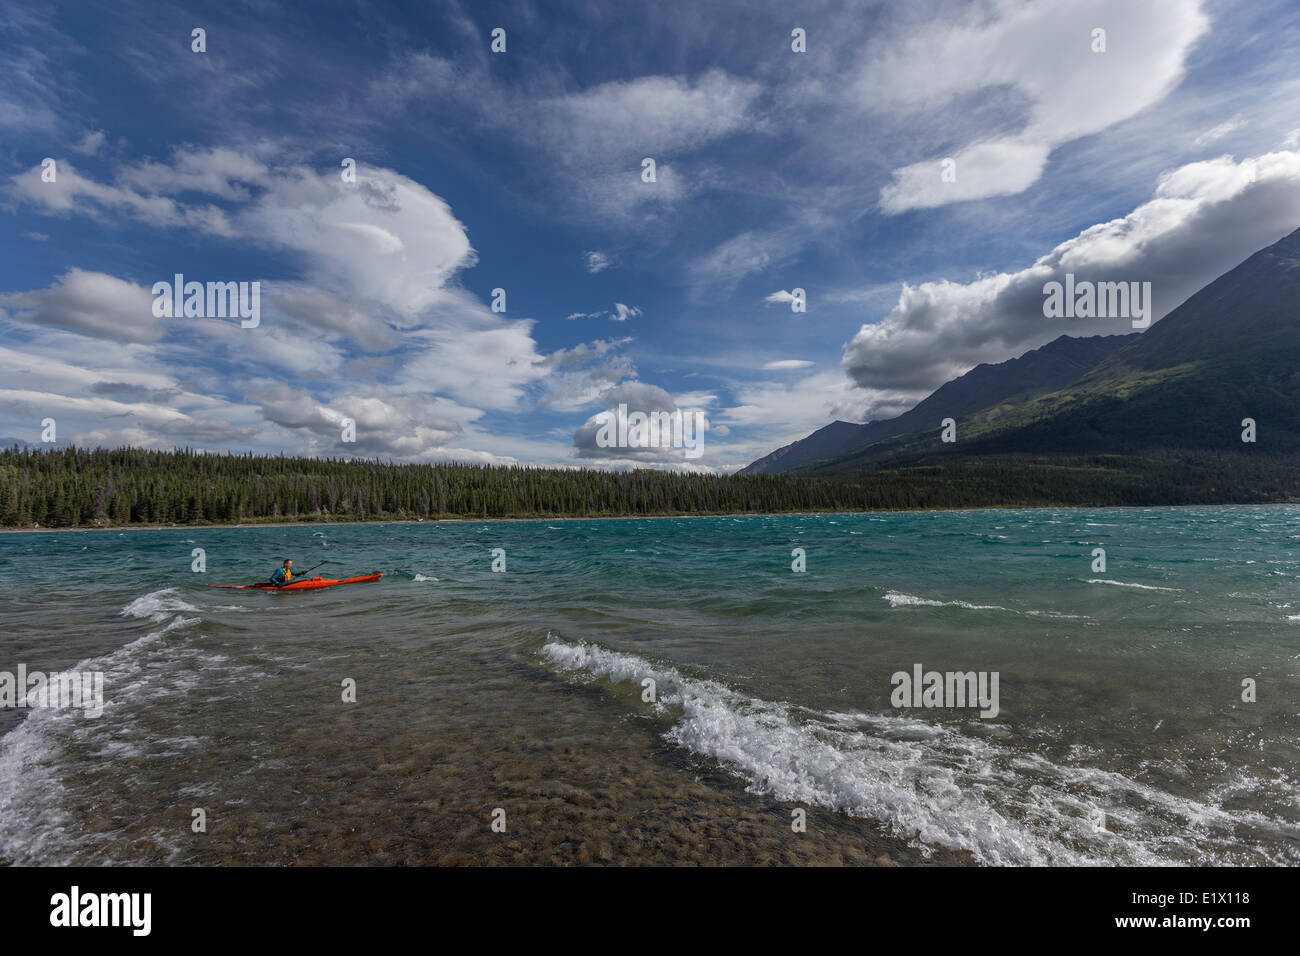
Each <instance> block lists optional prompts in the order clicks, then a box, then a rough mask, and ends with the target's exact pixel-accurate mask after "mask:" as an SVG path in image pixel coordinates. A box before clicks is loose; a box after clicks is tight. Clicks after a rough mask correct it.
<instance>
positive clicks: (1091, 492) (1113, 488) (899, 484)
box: [0, 447, 1300, 528]
mask: <svg viewBox="0 0 1300 956" xmlns="http://www.w3.org/2000/svg"><path fill="white" fill-rule="evenodd" d="M1298 479H1300V469H1297V467H1296V466H1295V464H1294V463H1291V464H1270V463H1267V462H1261V463H1251V462H1248V461H1246V462H1243V461H1242V460H1240V459H1236V458H1230V457H1227V456H1223V457H1220V458H1212V457H1208V456H1200V457H1188V456H1185V455H1175V454H1171V455H1165V456H1154V457H1150V458H1142V459H1135V458H1123V457H1120V456H1096V457H1093V458H1076V459H1061V458H1044V457H1037V458H1035V457H1031V456H999V457H996V458H993V457H990V458H986V459H979V460H964V461H958V460H951V461H945V462H943V463H942V464H913V465H911V466H907V467H897V468H892V469H887V470H879V471H867V472H860V473H858V474H856V475H851V476H850V475H845V476H843V477H835V478H809V477H800V476H796V475H743V476H734V475H733V476H715V475H701V474H679V473H673V472H663V471H650V470H637V471H629V472H611V471H596V470H582V469H552V468H529V467H493V466H485V465H461V464H445V465H396V464H385V463H381V462H377V461H357V460H350V461H344V460H319V459H311V458H285V457H274V458H273V457H265V456H256V455H251V454H249V455H211V454H204V453H200V452H193V451H170V452H160V451H146V450H142V449H132V448H123V449H116V450H107V449H96V450H93V451H88V450H83V449H76V448H69V449H62V450H30V449H26V450H25V449H22V448H18V447H14V448H12V449H8V450H3V451H0V526H5V527H11V528H22V527H26V528H30V527H34V526H40V527H47V528H50V527H55V528H67V527H109V526H122V525H131V524H205V523H232V522H249V523H254V522H259V521H267V522H271V521H384V520H400V519H408V518H455V517H464V518H529V517H610V516H618V515H681V514H729V513H730V514H734V513H740V512H766V513H781V512H802V511H862V510H906V509H913V508H963V507H993V506H1037V505H1157V504H1222V503H1249V502H1266V501H1288V500H1297V498H1298V497H1300V480H1298Z"/></svg>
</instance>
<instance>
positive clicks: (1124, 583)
mask: <svg viewBox="0 0 1300 956" xmlns="http://www.w3.org/2000/svg"><path fill="white" fill-rule="evenodd" d="M1088 583H1089V584H1110V585H1114V586H1115V587H1117V588H1141V589H1142V590H1143V591H1181V590H1182V588H1162V587H1157V586H1156V585H1154V584H1133V583H1132V582H1129V581H1108V580H1105V579H1103V578H1088Z"/></svg>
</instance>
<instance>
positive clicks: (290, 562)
mask: <svg viewBox="0 0 1300 956" xmlns="http://www.w3.org/2000/svg"><path fill="white" fill-rule="evenodd" d="M291 567H293V559H292V558H285V559H284V569H285V570H286V571H288V570H289V569H290V568H291Z"/></svg>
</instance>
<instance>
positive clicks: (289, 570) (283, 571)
mask: <svg viewBox="0 0 1300 956" xmlns="http://www.w3.org/2000/svg"><path fill="white" fill-rule="evenodd" d="M292 580H293V559H292V558H285V559H284V564H283V565H281V566H280V567H279V568H277V569H276V571H275V574H273V575H271V583H272V584H274V585H275V586H276V587H277V588H282V587H284V586H285V585H286V584H289V583H290V582H291V581H292Z"/></svg>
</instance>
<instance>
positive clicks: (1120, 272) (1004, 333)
mask: <svg viewBox="0 0 1300 956" xmlns="http://www.w3.org/2000/svg"><path fill="white" fill-rule="evenodd" d="M1297 223H1300V153H1297V152H1276V153H1268V154H1266V155H1263V156H1259V157H1256V158H1251V159H1245V160H1242V161H1241V162H1236V161H1234V160H1233V159H1232V158H1231V157H1221V158H1219V159H1214V160H1208V161H1205V162H1197V163H1190V164H1188V165H1185V166H1182V167H1180V168H1178V169H1175V170H1172V171H1170V172H1168V173H1166V174H1165V175H1164V176H1162V177H1161V179H1160V182H1159V184H1158V186H1157V188H1156V191H1155V196H1154V198H1152V199H1151V200H1150V201H1149V202H1146V203H1144V204H1142V205H1141V206H1139V207H1138V208H1136V209H1134V210H1133V211H1132V212H1131V213H1129V214H1128V215H1127V216H1124V217H1123V218H1120V219H1115V220H1112V221H1110V222H1104V223H1099V224H1097V225H1095V226H1092V227H1090V228H1088V229H1085V230H1084V231H1083V232H1081V233H1079V235H1077V236H1075V237H1074V238H1072V239H1069V240H1067V241H1066V242H1063V243H1061V244H1060V245H1058V246H1057V247H1056V248H1055V249H1053V250H1052V251H1051V252H1049V253H1048V254H1047V255H1044V256H1043V257H1041V258H1040V259H1038V260H1037V261H1036V262H1034V263H1033V264H1032V265H1031V266H1028V267H1027V268H1025V269H1022V270H1020V271H1017V272H1009V273H1008V272H1003V273H998V274H996V275H991V276H985V277H982V278H979V279H977V280H975V281H973V282H968V283H959V282H949V281H942V282H925V283H921V284H920V285H917V286H911V285H904V286H903V289H902V293H901V294H900V296H899V299H898V304H897V305H896V306H895V307H894V309H893V310H892V311H891V312H890V313H889V314H888V315H886V316H885V318H884V319H883V320H882V321H880V322H879V323H876V324H871V325H864V326H862V328H861V330H860V331H859V332H858V333H857V334H856V335H855V336H854V337H853V339H852V340H851V341H850V342H848V343H847V345H846V346H845V348H844V356H843V366H844V368H845V369H846V370H847V371H848V373H849V374H850V375H851V376H852V378H853V380H854V381H855V382H856V383H857V384H858V385H859V386H861V387H862V388H864V389H868V390H870V391H871V392H873V393H882V392H883V393H889V392H891V391H898V390H913V391H916V390H920V391H921V392H927V391H929V390H932V389H934V388H936V387H937V386H939V385H941V384H942V383H943V382H945V381H947V380H948V379H950V378H953V377H954V376H956V375H960V374H962V373H964V372H966V371H968V370H969V369H970V368H972V367H973V366H975V365H977V364H979V363H980V362H999V361H1003V360H1005V359H1006V358H1008V357H1009V356H1013V355H1019V354H1021V353H1022V352H1024V351H1026V350H1028V349H1031V348H1036V347H1038V346H1040V345H1043V344H1045V343H1047V342H1049V341H1051V340H1052V339H1054V338H1056V337H1057V336H1059V335H1061V334H1062V333H1064V332H1068V333H1070V334H1075V335H1081V334H1083V335H1096V334H1114V333H1123V332H1130V331H1132V327H1131V324H1130V321H1129V319H1127V318H1119V319H1073V320H1071V319H1047V318H1045V317H1044V315H1043V298H1044V295H1043V285H1044V284H1045V283H1046V282H1049V281H1062V280H1063V279H1064V276H1065V274H1066V273H1073V274H1074V275H1075V277H1076V281H1083V280H1091V281H1096V282H1103V281H1141V282H1151V283H1152V298H1153V300H1154V305H1153V317H1154V318H1155V319H1159V318H1161V317H1163V316H1164V315H1165V314H1166V313H1167V312H1169V311H1170V310H1172V309H1174V308H1175V307H1177V306H1178V305H1180V304H1181V303H1182V302H1183V301H1184V300H1186V299H1187V298H1188V297H1189V296H1190V295H1192V294H1193V293H1194V292H1196V291H1197V290H1198V289H1200V288H1201V287H1202V286H1204V285H1205V284H1206V283H1207V282H1209V281H1211V280H1213V279H1214V278H1216V277H1218V276H1219V275H1221V274H1223V273H1224V272H1227V271H1228V270H1229V269H1231V268H1232V267H1233V266H1235V265H1237V264H1238V263H1240V262H1241V261H1242V260H1243V259H1245V258H1246V257H1248V256H1249V255H1251V254H1252V253H1254V252H1256V251H1258V250H1259V249H1261V248H1263V247H1264V246H1267V245H1269V244H1270V243H1273V242H1275V241H1277V240H1278V239H1279V238H1281V237H1282V236H1284V235H1286V234H1287V233H1289V232H1291V231H1292V230H1294V229H1295V227H1296V224H1297Z"/></svg>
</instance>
